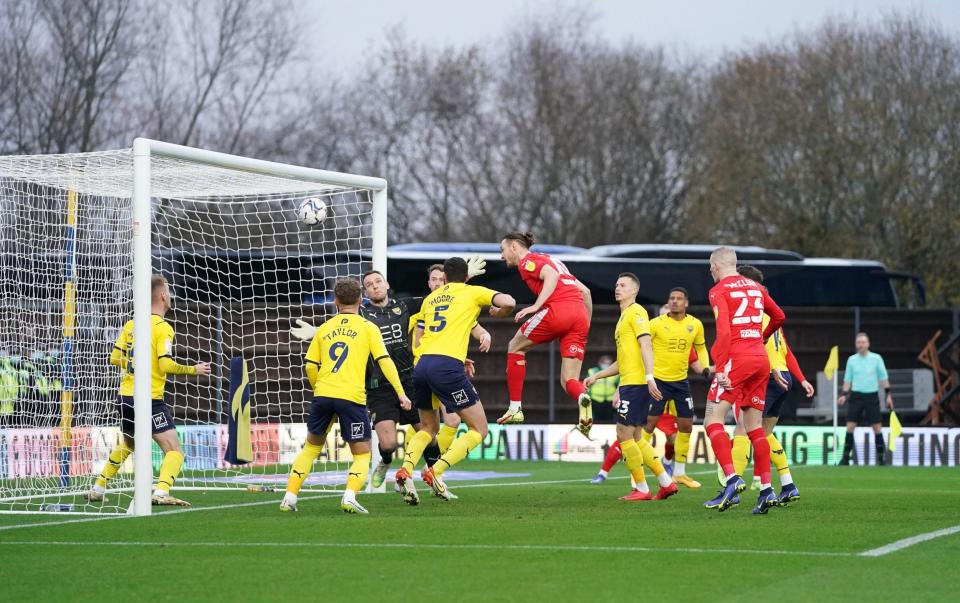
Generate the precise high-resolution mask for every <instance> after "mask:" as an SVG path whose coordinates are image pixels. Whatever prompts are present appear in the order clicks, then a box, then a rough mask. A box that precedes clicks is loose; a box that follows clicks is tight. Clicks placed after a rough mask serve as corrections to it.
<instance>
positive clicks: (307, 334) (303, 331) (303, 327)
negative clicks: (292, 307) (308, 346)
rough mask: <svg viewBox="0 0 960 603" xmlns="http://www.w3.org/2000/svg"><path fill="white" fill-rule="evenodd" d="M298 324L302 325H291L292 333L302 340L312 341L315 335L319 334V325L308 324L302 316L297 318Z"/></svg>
mask: <svg viewBox="0 0 960 603" xmlns="http://www.w3.org/2000/svg"><path fill="white" fill-rule="evenodd" d="M297 324H298V325H300V326H299V327H291V328H290V334H291V335H293V336H294V337H296V338H297V339H299V340H300V341H311V340H312V339H313V336H314V335H316V334H317V327H315V326H313V325H310V324H307V323H306V322H304V320H303V319H302V318H298V319H297Z"/></svg>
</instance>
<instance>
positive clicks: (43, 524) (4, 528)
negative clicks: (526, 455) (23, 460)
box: [0, 471, 714, 532]
mask: <svg viewBox="0 0 960 603" xmlns="http://www.w3.org/2000/svg"><path fill="white" fill-rule="evenodd" d="M711 473H714V472H713V471H697V472H690V473H689V474H688V475H704V474H711ZM628 477H629V476H618V477H608V478H607V479H608V480H618V479H627V478H628ZM587 481H588V480H586V479H584V478H580V479H567V480H544V481H536V482H509V483H493V484H483V483H481V484H464V485H462V486H455V487H456V488H458V489H459V488H497V487H503V486H535V485H540V484H567V483H570V484H573V483H586V482H587ZM336 496H341V494H340V493H337V494H322V495H318V496H303V497H300V500H317V499H321V498H334V497H336ZM270 504H277V501H276V500H274V499H271V500H261V501H257V502H247V503H234V504H229V505H217V506H213V507H191V508H189V509H177V510H175V511H161V512H159V513H153V514H151V515H150V517H162V516H164V515H176V514H178V513H196V512H198V511H214V510H222V509H237V508H240V507H256V506H259V505H270ZM133 517H135V516H134V515H121V514H117V515H106V516H104V517H90V518H86V519H65V520H63V521H48V522H38V523H24V524H19V525H10V526H0V532H4V531H7V530H18V529H21V528H41V527H46V526H61V525H66V524H71V523H88V522H91V521H105V520H108V519H130V518H133Z"/></svg>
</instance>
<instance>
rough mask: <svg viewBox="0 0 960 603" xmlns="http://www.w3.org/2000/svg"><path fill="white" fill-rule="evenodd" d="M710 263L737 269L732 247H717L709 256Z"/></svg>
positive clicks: (735, 256) (735, 253) (735, 254)
mask: <svg viewBox="0 0 960 603" xmlns="http://www.w3.org/2000/svg"><path fill="white" fill-rule="evenodd" d="M710 261H711V262H712V263H714V264H717V265H719V266H727V267H729V268H736V267H737V252H736V251H734V250H733V248H732V247H726V246H723V247H717V248H716V249H714V250H713V253H711V254H710Z"/></svg>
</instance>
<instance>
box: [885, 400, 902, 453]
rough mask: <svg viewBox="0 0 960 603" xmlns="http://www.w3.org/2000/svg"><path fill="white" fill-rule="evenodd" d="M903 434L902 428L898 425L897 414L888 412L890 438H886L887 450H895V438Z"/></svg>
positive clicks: (898, 418)
mask: <svg viewBox="0 0 960 603" xmlns="http://www.w3.org/2000/svg"><path fill="white" fill-rule="evenodd" d="M901 433H903V427H901V425H900V417H898V416H897V413H895V412H893V411H892V410H891V411H890V437H889V438H887V448H889V449H890V450H891V451H893V450H896V449H897V438H899V437H900V434H901Z"/></svg>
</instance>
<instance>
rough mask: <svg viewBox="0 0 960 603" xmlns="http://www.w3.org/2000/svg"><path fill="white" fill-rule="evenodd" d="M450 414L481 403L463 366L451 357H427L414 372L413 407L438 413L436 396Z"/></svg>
mask: <svg viewBox="0 0 960 603" xmlns="http://www.w3.org/2000/svg"><path fill="white" fill-rule="evenodd" d="M434 394H436V396H437V399H439V400H440V403H441V404H443V407H444V409H445V410H446V411H447V412H448V413H449V412H454V413H456V412H460V411H462V410H464V409H467V408H470V407H471V406H473V405H474V404H476V403H477V402H479V401H480V394H478V393H477V390H476V388H475V387H473V384H472V383H470V379H468V378H467V373H466V371H465V370H464V368H463V363H462V362H460V361H459V360H457V359H456V358H451V357H450V356H441V355H438V354H427V355H426V356H421V357H420V362H418V363H417V366H416V367H415V368H414V369H413V405H414V406H416V407H417V408H419V409H421V410H436V409H435V408H434V406H433V395H434Z"/></svg>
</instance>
